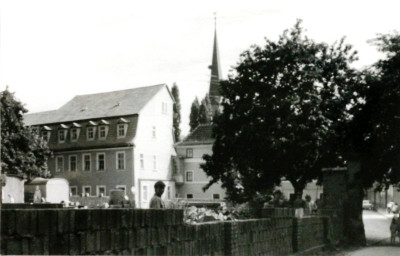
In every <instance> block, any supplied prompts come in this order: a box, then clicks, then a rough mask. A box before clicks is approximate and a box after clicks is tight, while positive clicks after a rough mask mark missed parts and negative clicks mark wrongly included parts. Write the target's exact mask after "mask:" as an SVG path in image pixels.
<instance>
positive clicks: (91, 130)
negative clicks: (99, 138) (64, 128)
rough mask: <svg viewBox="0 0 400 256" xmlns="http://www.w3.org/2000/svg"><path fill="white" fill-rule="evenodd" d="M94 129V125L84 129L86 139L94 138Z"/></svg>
mask: <svg viewBox="0 0 400 256" xmlns="http://www.w3.org/2000/svg"><path fill="white" fill-rule="evenodd" d="M95 132H96V129H95V128H94V127H88V128H87V129H86V137H87V139H88V140H94V136H95Z"/></svg>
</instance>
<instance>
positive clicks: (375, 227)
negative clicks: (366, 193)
mask: <svg viewBox="0 0 400 256" xmlns="http://www.w3.org/2000/svg"><path fill="white" fill-rule="evenodd" d="M391 218H392V215H388V214H385V213H384V212H383V211H379V212H374V211H364V212H363V221H364V228H365V235H366V237H367V245H368V246H367V247H365V248H362V249H359V250H356V251H353V252H349V253H346V256H380V255H385V256H399V255H400V241H399V240H396V244H395V245H391V244H390V230H389V227H390V222H391V220H392V219H391Z"/></svg>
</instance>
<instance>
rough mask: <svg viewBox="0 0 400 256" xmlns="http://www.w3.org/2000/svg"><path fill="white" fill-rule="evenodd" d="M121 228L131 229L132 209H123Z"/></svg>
mask: <svg viewBox="0 0 400 256" xmlns="http://www.w3.org/2000/svg"><path fill="white" fill-rule="evenodd" d="M120 212H121V227H122V228H129V227H130V222H131V214H130V212H131V210H130V209H121V211H120Z"/></svg>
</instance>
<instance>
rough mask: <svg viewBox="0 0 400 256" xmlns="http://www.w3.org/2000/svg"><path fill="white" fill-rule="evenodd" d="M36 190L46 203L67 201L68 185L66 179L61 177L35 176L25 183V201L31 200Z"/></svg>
mask: <svg viewBox="0 0 400 256" xmlns="http://www.w3.org/2000/svg"><path fill="white" fill-rule="evenodd" d="M36 190H39V191H40V195H41V197H42V198H44V199H45V202H47V203H61V202H62V201H64V202H68V201H69V185H68V181H67V180H66V179H61V178H52V179H45V178H35V179H33V180H31V181H30V182H27V183H25V195H26V199H27V201H32V202H33V197H34V194H35V192H36Z"/></svg>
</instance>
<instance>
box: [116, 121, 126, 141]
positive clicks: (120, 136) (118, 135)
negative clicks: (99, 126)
mask: <svg viewBox="0 0 400 256" xmlns="http://www.w3.org/2000/svg"><path fill="white" fill-rule="evenodd" d="M121 126H123V127H124V135H123V136H122V135H120V134H119V127H121ZM127 131H128V124H117V138H119V139H120V138H125V137H126V133H127Z"/></svg>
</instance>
